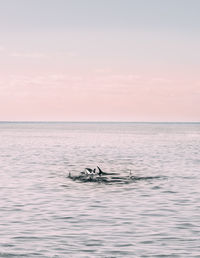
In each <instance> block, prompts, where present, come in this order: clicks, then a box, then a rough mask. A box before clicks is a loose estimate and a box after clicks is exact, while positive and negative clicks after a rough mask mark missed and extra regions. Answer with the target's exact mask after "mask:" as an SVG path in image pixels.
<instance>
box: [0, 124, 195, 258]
mask: <svg viewBox="0 0 200 258" xmlns="http://www.w3.org/2000/svg"><path fill="white" fill-rule="evenodd" d="M97 166H99V167H100V168H101V169H102V170H103V171H105V172H109V173H116V175H120V176H122V178H129V175H130V174H131V175H133V176H135V177H137V178H140V180H128V179H126V180H123V179H122V180H119V181H112V180H111V181H109V183H107V182H104V181H100V182H96V181H93V180H88V181H81V180H72V178H69V177H68V175H69V173H70V174H72V175H74V176H77V175H79V174H80V172H81V171H83V170H84V168H85V167H89V168H95V167H97ZM0 257H30V258H31V257H44V258H45V257H55V258H56V257H69V258H70V257H77V258H79V257H107V258H108V257H109V258H113V257H200V123H118V122H116V123H114V122H113V123H108V122H105V123H103V122H102V123H100V122H94V123H90V122H87V123H86V122H84V123H83V122H1V123H0Z"/></svg>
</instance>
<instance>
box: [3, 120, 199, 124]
mask: <svg viewBox="0 0 200 258" xmlns="http://www.w3.org/2000/svg"><path fill="white" fill-rule="evenodd" d="M0 123H166V124H167V123H177V124H182V123H187V124H198V123H200V121H64V120H57V121H56V120H52V121H51V120H49V121H47V120H38V121H37V120H26V121H23V120H22V121H20V120H13V121H12V120H11V121H3V120H2V121H1V120H0Z"/></svg>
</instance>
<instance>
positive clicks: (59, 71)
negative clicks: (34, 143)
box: [0, 0, 200, 121]
mask: <svg viewBox="0 0 200 258" xmlns="http://www.w3.org/2000/svg"><path fill="white" fill-rule="evenodd" d="M20 1H21V2H23V3H24V5H23V8H24V9H21V8H19V6H16V7H15V8H19V10H18V12H19V13H16V14H15V13H14V14H13V13H10V19H12V20H13V21H12V22H13V23H11V21H8V17H9V12H8V11H9V10H10V9H9V8H10V7H9V6H7V8H8V9H7V12H8V13H7V16H6V15H5V17H4V16H3V18H1V19H2V21H1V22H4V24H6V20H3V19H7V21H8V26H7V27H6V26H3V27H2V25H1V29H2V40H1V41H0V120H2V121H3V120H4V121H5V120H6V121H9V120H10V121H13V120H14V121H16V120H23V121H34V120H36V121H38V120H40V121H41V120H42V121H43V120H44V121H49V120H52V121H59V120H61V121H200V104H199V103H200V74H199V65H200V64H199V53H200V51H199V50H200V49H199V46H200V37H199V36H198V34H197V33H196V32H197V31H196V30H197V28H198V27H197V25H198V24H199V23H198V22H199V20H198V22H196V23H194V24H193V23H192V22H190V27H189V28H188V27H187V26H186V27H185V28H184V26H183V27H182V26H180V25H179V24H178V22H180V19H182V22H184V21H185V22H186V23H187V19H188V17H187V15H188V14H187V13H185V16H184V15H183V16H180V14H179V13H178V10H179V9H177V13H176V15H175V14H174V13H170V10H169V13H167V14H166V13H165V17H164V19H163V18H162V17H160V16H158V13H157V9H156V8H153V7H154V6H151V8H152V10H151V11H152V12H154V15H155V16H157V21H155V24H154V20H153V16H152V17H151V19H152V20H150V21H152V24H151V22H150V25H149V20H147V21H146V23H145V22H144V21H143V20H142V21H140V20H139V19H140V16H139V15H138V14H136V13H135V15H138V17H137V19H138V21H140V22H142V24H139V25H140V26H135V24H134V21H133V20H131V19H133V17H134V16H132V14H131V11H130V10H128V9H129V6H123V1H121V2H120V1H119V2H120V3H121V5H122V6H119V10H116V12H117V15H118V16H119V15H121V9H120V8H123V9H122V11H123V12H124V14H123V15H125V16H126V17H129V20H128V19H127V21H126V22H125V24H124V20H123V19H122V18H123V17H121V19H122V20H121V21H120V20H119V19H117V17H115V15H116V14H115V13H114V10H113V12H110V13H109V15H110V18H109V15H108V17H107V16H105V15H106V11H107V9H105V10H106V11H105V10H104V9H102V10H100V11H99V9H98V8H97V9H95V8H96V6H95V5H94V6H92V7H91V6H90V7H91V8H93V11H94V12H96V15H97V18H96V17H95V16H93V17H90V18H88V19H89V20H84V24H82V23H83V21H82V20H80V21H79V20H77V21H76V24H75V25H73V26H70V25H69V24H70V22H71V21H74V20H73V19H74V18H73V16H72V17H71V18H68V19H69V20H67V21H65V19H67V18H66V17H67V16H65V15H63V20H62V21H61V23H60V24H54V20H52V19H53V18H51V16H50V13H51V12H52V10H53V9H54V10H55V15H56V16H59V15H60V13H61V7H63V8H64V6H65V2H63V1H61V2H62V5H63V6H59V5H56V1H55V2H52V3H53V7H52V8H53V9H52V10H51V9H49V10H48V8H47V9H45V13H43V12H44V10H43V9H42V8H41V10H40V13H39V15H40V14H41V16H42V17H43V16H44V17H46V20H45V22H46V23H45V22H43V23H42V21H41V27H40V26H39V27H37V26H36V25H34V22H36V21H35V19H36V17H35V16H34V15H33V16H31V15H32V14H31V13H30V17H29V15H28V14H29V13H28V12H29V11H30V10H29V9H30V6H26V4H25V2H24V1H23V0H20ZM112 2H113V1H111V2H110V5H111V6H107V8H111V9H110V10H112ZM153 2H155V1H152V3H153ZM178 2H179V3H180V1H178ZM5 3H6V2H5ZM30 3H31V5H32V7H33V12H34V8H36V5H37V4H38V3H39V2H37V1H36V2H34V1H30ZM128 3H129V4H130V8H133V7H134V6H133V2H131V1H128ZM134 3H137V4H136V6H135V8H136V9H137V8H138V12H143V11H144V10H143V7H142V6H139V2H138V1H134ZM170 3H171V1H170ZM195 3H196V2H195ZM80 4H81V2H80ZM72 5H73V4H72ZM169 5H170V4H169ZM5 6H6V4H5ZM72 7H73V6H71V8H72ZM101 7H102V8H104V7H103V5H102V6H101ZM26 8H27V10H26ZM126 8H127V9H126ZM158 8H160V12H162V11H164V9H163V10H162V8H164V7H162V6H158ZM182 8H183V10H184V11H185V12H186V11H187V9H188V6H184V5H183V6H182ZM13 10H14V9H13ZM13 10H12V11H13ZM132 10H135V9H132ZM183 10H182V11H183ZM26 11H27V13H26V15H25V12H26ZM35 11H36V10H35ZM66 12H67V11H66ZM80 12H81V11H80ZM99 12H100V13H99ZM101 12H102V13H101ZM135 12H137V10H135ZM146 12H147V10H146ZM173 12H174V10H173ZM0 14H1V13H0ZM11 14H12V17H11ZM20 14H21V16H20ZM100 14H102V15H103V14H104V16H105V17H107V19H110V20H107V23H106V24H103V21H102V20H100V18H99V20H98V15H99V17H100V16H101V15H100ZM147 14H148V13H147ZM15 15H16V17H15ZM17 15H18V16H20V19H21V20H22V22H21V21H20V22H21V23H19V24H18V23H17V22H18V21H19V19H18V18H19V17H17ZM45 15H46V16H45ZM61 15H62V14H61ZM81 15H84V14H81V13H79V17H80V16H81ZM148 15H149V14H148ZM171 15H172V20H171V18H170V17H171ZM173 15H174V21H173ZM189 15H190V18H191V19H193V18H192V17H196V16H195V15H194V14H192V13H189ZM175 16H177V18H179V19H178V20H177V21H176V19H175ZM21 17H22V18H21ZM145 17H146V16H145ZM82 18H84V17H82ZM111 18H112V19H111ZM143 18H144V17H143ZM15 19H16V20H15ZM48 19H49V20H48ZM70 19H71V20H70ZM85 19H86V18H85ZM105 19H106V18H105ZM115 19H116V20H115ZM149 19H150V17H149ZM159 19H160V20H159ZM122 21H123V22H122ZM111 22H112V24H111ZM159 22H160V23H159ZM173 22H174V23H173ZM176 22H177V23H176ZM10 23H11V24H10ZM101 23H102V24H101ZM107 25H108V26H107ZM183 25H184V24H183Z"/></svg>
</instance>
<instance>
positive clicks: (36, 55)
mask: <svg viewBox="0 0 200 258" xmlns="http://www.w3.org/2000/svg"><path fill="white" fill-rule="evenodd" d="M10 56H11V57H17V58H18V57H19V58H28V59H29V58H30V59H41V58H46V57H47V55H45V54H44V53H39V52H13V53H11V54H10Z"/></svg>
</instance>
